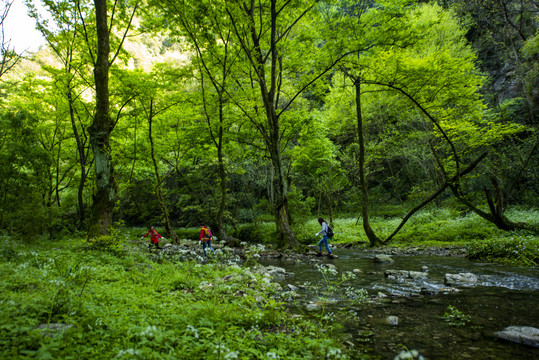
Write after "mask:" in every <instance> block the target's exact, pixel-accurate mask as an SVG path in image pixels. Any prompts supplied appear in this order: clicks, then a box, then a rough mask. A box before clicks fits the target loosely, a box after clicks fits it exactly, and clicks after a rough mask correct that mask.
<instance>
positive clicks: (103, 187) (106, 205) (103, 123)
mask: <svg viewBox="0 0 539 360" xmlns="http://www.w3.org/2000/svg"><path fill="white" fill-rule="evenodd" d="M94 4H95V11H96V23H97V28H96V30H97V58H96V63H95V68H94V79H95V89H96V91H95V92H96V113H95V117H94V121H93V123H92V125H91V126H90V128H89V133H90V144H91V147H92V151H93V153H94V166H95V181H96V193H95V195H94V203H93V209H92V218H91V220H90V227H89V231H88V236H89V237H92V236H99V235H107V234H108V233H109V229H110V227H111V225H112V213H113V210H114V202H115V200H116V182H115V180H114V169H113V165H112V154H111V149H110V143H109V141H110V133H111V131H112V128H113V125H114V124H113V122H112V121H111V118H110V114H109V52H110V44H109V29H108V26H107V2H106V0H94Z"/></svg>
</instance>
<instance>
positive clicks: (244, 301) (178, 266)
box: [0, 238, 347, 359]
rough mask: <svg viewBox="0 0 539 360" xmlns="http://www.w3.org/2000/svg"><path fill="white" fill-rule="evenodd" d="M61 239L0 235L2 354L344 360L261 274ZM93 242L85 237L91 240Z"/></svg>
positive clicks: (221, 262)
mask: <svg viewBox="0 0 539 360" xmlns="http://www.w3.org/2000/svg"><path fill="white" fill-rule="evenodd" d="M82 242H83V241H82V240H80V239H71V240H63V241H56V242H48V243H42V244H40V245H36V244H21V243H18V242H15V241H14V240H12V239H10V238H3V239H2V241H1V242H0V244H1V247H0V271H1V273H2V279H1V283H0V284H1V285H0V286H1V289H0V303H1V307H0V309H1V310H0V312H1V316H0V358H2V359H25V358H36V359H279V358H280V359H322V358H323V359H326V358H347V356H346V355H345V354H344V353H343V352H342V351H341V350H340V349H339V346H338V345H336V340H335V339H333V338H332V336H333V335H332V332H331V331H327V330H328V329H325V331H320V329H318V328H317V325H315V324H314V323H312V322H309V321H307V320H306V319H303V318H302V317H295V316H290V314H289V313H288V312H287V310H286V309H285V308H284V306H283V304H281V303H278V302H276V301H275V300H274V298H273V296H272V295H273V293H274V291H275V290H274V286H273V284H271V283H270V282H269V281H268V280H267V278H264V277H263V276H262V275H258V274H254V273H251V271H250V270H249V269H247V268H244V267H240V266H238V265H235V264H231V263H229V262H227V260H226V259H225V258H220V259H214V260H210V261H209V262H208V263H206V264H199V263H197V262H194V261H192V262H177V261H171V260H165V259H162V258H159V257H155V258H154V257H152V256H149V255H148V254H147V253H144V252H141V251H140V250H137V249H136V248H135V247H129V245H128V247H126V244H127V243H128V242H127V241H126V240H123V244H121V246H120V249H118V247H117V246H116V245H115V248H114V249H112V250H110V251H109V250H107V251H97V250H91V249H90V248H89V247H88V246H87V245H86V246H83V245H82ZM94 245H95V244H94Z"/></svg>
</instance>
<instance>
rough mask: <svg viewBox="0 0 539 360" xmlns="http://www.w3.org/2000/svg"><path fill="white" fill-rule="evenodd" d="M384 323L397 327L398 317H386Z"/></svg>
mask: <svg viewBox="0 0 539 360" xmlns="http://www.w3.org/2000/svg"><path fill="white" fill-rule="evenodd" d="M386 322H387V323H388V324H389V325H393V326H397V325H399V317H398V316H388V317H387V318H386Z"/></svg>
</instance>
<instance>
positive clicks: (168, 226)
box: [148, 99, 179, 243]
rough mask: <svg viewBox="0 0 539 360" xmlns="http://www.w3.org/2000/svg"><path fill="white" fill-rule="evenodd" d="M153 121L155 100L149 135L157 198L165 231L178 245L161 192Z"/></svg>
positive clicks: (149, 121)
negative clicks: (153, 135)
mask: <svg viewBox="0 0 539 360" xmlns="http://www.w3.org/2000/svg"><path fill="white" fill-rule="evenodd" d="M152 120H153V99H152V100H151V101H150V114H149V117H148V123H149V127H148V134H149V137H150V152H151V156H152V162H153V169H154V172H155V179H156V181H157V184H156V185H155V196H156V197H157V201H158V202H159V206H161V210H162V211H163V217H164V218H165V229H166V230H167V233H168V235H169V236H170V238H171V239H172V241H173V242H174V243H178V242H179V240H178V237H177V236H176V232H175V231H174V229H173V228H172V225H171V224H170V217H169V213H168V207H167V204H166V202H165V200H164V199H163V194H162V190H161V181H162V180H161V176H160V175H159V167H158V166H157V160H156V159H155V147H154V144H153V137H152Z"/></svg>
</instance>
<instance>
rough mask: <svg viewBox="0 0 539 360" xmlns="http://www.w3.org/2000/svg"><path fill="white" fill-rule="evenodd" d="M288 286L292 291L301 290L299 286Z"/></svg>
mask: <svg viewBox="0 0 539 360" xmlns="http://www.w3.org/2000/svg"><path fill="white" fill-rule="evenodd" d="M286 286H287V287H288V289H289V290H290V291H298V290H299V288H298V287H297V286H294V285H292V284H287V285H286Z"/></svg>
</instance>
